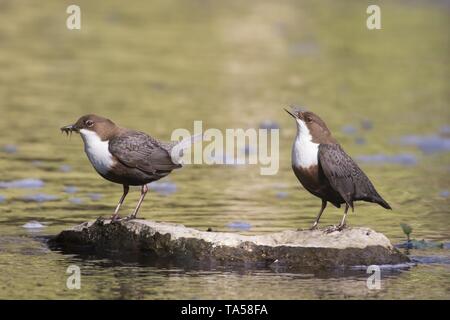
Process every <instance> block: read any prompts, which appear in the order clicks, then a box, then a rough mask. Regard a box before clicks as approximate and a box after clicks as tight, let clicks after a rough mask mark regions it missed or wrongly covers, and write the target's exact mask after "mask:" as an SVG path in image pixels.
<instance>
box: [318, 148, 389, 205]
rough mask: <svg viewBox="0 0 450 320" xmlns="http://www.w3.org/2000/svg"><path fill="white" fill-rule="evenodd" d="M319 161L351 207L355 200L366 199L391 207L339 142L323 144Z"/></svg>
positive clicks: (331, 182)
mask: <svg viewBox="0 0 450 320" xmlns="http://www.w3.org/2000/svg"><path fill="white" fill-rule="evenodd" d="M319 162H320V166H321V168H322V170H323V172H324V174H325V176H326V177H327V179H328V181H329V182H330V184H331V186H332V187H333V189H334V190H336V191H337V192H339V194H340V195H341V197H342V198H343V199H344V201H345V202H346V203H347V204H348V205H349V206H350V207H352V208H353V201H354V200H364V201H369V202H376V203H378V204H380V205H381V206H383V207H385V208H387V209H390V206H389V205H388V204H387V202H386V201H384V200H383V199H382V198H381V196H380V195H379V194H378V193H377V191H376V190H375V187H374V186H373V184H372V183H371V182H370V180H369V178H367V176H366V175H365V173H364V172H363V171H362V170H361V169H360V168H359V167H358V165H357V164H356V163H355V162H354V161H353V159H352V158H350V156H349V155H347V154H346V153H345V151H344V150H343V149H342V148H341V146H340V145H339V144H321V145H320V146H319Z"/></svg>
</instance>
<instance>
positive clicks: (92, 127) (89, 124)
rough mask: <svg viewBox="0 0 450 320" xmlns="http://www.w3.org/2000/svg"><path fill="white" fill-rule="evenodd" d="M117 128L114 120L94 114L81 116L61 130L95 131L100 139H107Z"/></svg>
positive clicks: (67, 131)
mask: <svg viewBox="0 0 450 320" xmlns="http://www.w3.org/2000/svg"><path fill="white" fill-rule="evenodd" d="M119 130H120V128H119V127H118V126H116V125H115V123H114V122H112V121H111V120H109V119H106V118H103V117H100V116H97V115H95V114H87V115H85V116H82V117H81V118H80V119H78V120H77V122H75V124H71V125H68V126H65V127H62V128H61V131H62V132H65V133H67V134H69V133H72V132H77V133H81V134H82V135H84V134H83V133H87V134H89V132H95V133H96V134H97V136H98V137H100V139H101V140H102V141H105V140H109V139H110V137H111V136H113V135H115V134H116V133H117V132H118V131H119Z"/></svg>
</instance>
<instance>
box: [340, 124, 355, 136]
mask: <svg viewBox="0 0 450 320" xmlns="http://www.w3.org/2000/svg"><path fill="white" fill-rule="evenodd" d="M341 130H342V132H343V133H346V134H355V133H356V131H357V129H356V128H355V127H354V126H352V125H351V124H348V125H345V126H343V127H342V129H341Z"/></svg>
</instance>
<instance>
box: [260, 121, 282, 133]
mask: <svg viewBox="0 0 450 320" xmlns="http://www.w3.org/2000/svg"><path fill="white" fill-rule="evenodd" d="M259 128H260V129H267V130H271V129H280V125H279V124H278V123H276V122H275V121H272V120H264V121H261V123H260V124H259ZM269 132H270V131H269Z"/></svg>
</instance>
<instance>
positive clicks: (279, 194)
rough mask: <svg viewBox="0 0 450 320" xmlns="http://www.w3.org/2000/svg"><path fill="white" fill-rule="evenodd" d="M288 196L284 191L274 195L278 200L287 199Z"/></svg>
mask: <svg viewBox="0 0 450 320" xmlns="http://www.w3.org/2000/svg"><path fill="white" fill-rule="evenodd" d="M288 196H289V193H287V192H286V191H278V192H277V193H276V197H277V198H278V199H285V198H287V197H288Z"/></svg>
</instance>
